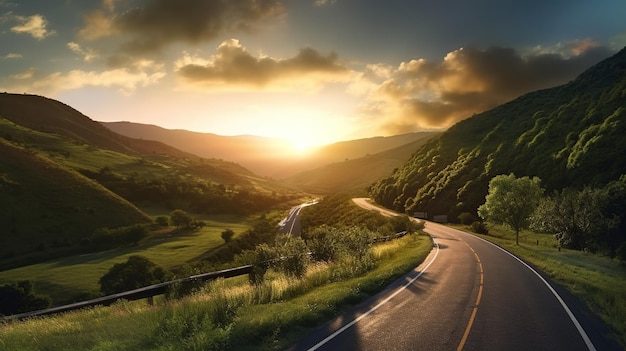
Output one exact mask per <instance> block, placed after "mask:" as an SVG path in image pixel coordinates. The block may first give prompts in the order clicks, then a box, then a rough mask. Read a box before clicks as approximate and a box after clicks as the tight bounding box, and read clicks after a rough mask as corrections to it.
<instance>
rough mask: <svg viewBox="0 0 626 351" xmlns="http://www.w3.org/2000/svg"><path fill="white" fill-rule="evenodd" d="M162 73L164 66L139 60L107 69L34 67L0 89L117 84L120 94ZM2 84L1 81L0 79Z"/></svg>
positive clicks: (38, 91) (33, 90)
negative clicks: (41, 69)
mask: <svg viewBox="0 0 626 351" xmlns="http://www.w3.org/2000/svg"><path fill="white" fill-rule="evenodd" d="M164 76H165V72H164V67H163V65H161V64H157V63H155V62H153V61H148V60H138V61H137V62H135V63H134V65H133V66H132V67H129V68H120V69H112V70H106V71H101V72H98V71H84V70H71V71H69V72H53V73H49V74H43V73H41V72H39V71H38V70H36V69H35V68H29V69H28V70H26V71H24V72H22V73H20V74H16V75H14V76H11V77H10V81H8V82H5V83H4V85H6V86H4V87H2V89H4V90H7V91H25V92H29V93H36V94H42V95H47V94H53V93H56V92H59V91H64V90H72V89H78V88H82V87H85V86H96V87H108V88H116V89H118V90H119V91H120V92H121V93H123V94H127V95H128V94H132V93H133V92H134V91H135V89H137V88H138V87H145V86H149V85H153V84H156V83H157V82H159V81H160V80H161V79H162V78H163V77H164ZM0 84H1V83H0Z"/></svg>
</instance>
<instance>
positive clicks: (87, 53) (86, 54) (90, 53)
mask: <svg viewBox="0 0 626 351" xmlns="http://www.w3.org/2000/svg"><path fill="white" fill-rule="evenodd" d="M67 47H68V48H69V49H70V50H72V52H74V53H76V54H78V55H81V56H82V57H83V61H85V62H91V61H93V60H94V59H95V58H96V57H98V55H97V54H96V52H95V51H94V50H92V49H83V48H82V47H81V46H80V44H78V43H75V42H69V43H67Z"/></svg>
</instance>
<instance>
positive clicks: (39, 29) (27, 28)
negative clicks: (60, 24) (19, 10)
mask: <svg viewBox="0 0 626 351" xmlns="http://www.w3.org/2000/svg"><path fill="white" fill-rule="evenodd" d="M14 19H15V20H16V21H18V22H19V24H18V25H16V26H14V27H12V28H11V31H12V32H14V33H20V34H22V33H24V34H30V35H31V36H32V37H33V38H35V39H39V40H42V39H45V38H46V37H49V36H51V35H53V34H55V31H53V30H48V29H47V28H46V27H47V26H48V21H47V20H46V18H45V17H43V16H42V15H39V14H37V15H32V16H28V17H24V16H15V17H14Z"/></svg>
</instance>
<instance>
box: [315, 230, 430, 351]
mask: <svg viewBox="0 0 626 351" xmlns="http://www.w3.org/2000/svg"><path fill="white" fill-rule="evenodd" d="M431 238H432V240H433V244H434V245H435V249H436V251H435V255H434V256H433V258H432V259H431V260H430V261H429V262H428V264H427V265H426V267H424V268H423V269H422V270H421V271H420V272H419V273H418V274H417V275H416V276H415V277H414V278H412V279H411V280H410V281H409V282H408V283H406V284H404V285H403V286H402V287H400V288H399V289H398V290H396V291H395V292H394V293H393V294H391V295H389V296H388V297H387V298H386V299H384V300H383V301H381V302H379V303H378V304H377V305H376V306H374V307H372V308H371V309H369V310H368V311H367V312H365V313H363V314H362V315H360V316H358V317H357V318H355V319H354V320H352V321H351V322H350V323H348V324H346V325H344V326H343V327H341V328H340V329H338V330H337V331H335V332H334V333H332V334H330V335H329V336H327V337H326V338H325V339H324V340H322V341H320V342H318V343H317V344H315V346H313V347H311V348H310V349H308V351H315V350H317V349H319V348H320V347H322V346H323V345H324V344H326V343H327V342H329V341H330V340H332V339H334V338H335V337H337V335H339V334H341V333H343V332H344V331H345V330H346V329H348V328H350V327H351V326H353V325H355V324H356V323H358V322H359V321H360V320H361V319H363V318H365V317H367V316H368V315H369V314H370V313H372V312H374V311H376V310H377V309H378V308H379V307H381V306H382V305H384V304H386V303H387V302H389V300H391V299H393V298H394V297H395V296H396V295H398V294H399V293H400V292H402V291H403V290H405V289H406V288H407V287H408V286H409V285H411V284H413V283H414V282H415V281H416V280H417V279H418V278H419V277H421V276H422V274H424V272H426V270H427V269H428V267H430V265H431V264H432V263H433V262H435V259H436V258H437V256H438V255H439V244H438V243H437V242H436V241H435V238H434V237H432V236H431Z"/></svg>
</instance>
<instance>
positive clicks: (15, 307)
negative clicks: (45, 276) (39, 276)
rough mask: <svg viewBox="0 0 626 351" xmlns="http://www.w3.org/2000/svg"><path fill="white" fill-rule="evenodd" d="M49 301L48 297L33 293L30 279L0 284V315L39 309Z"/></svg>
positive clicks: (47, 305) (44, 306) (46, 305)
mask: <svg viewBox="0 0 626 351" xmlns="http://www.w3.org/2000/svg"><path fill="white" fill-rule="evenodd" d="M50 303H51V300H50V297H48V296H44V295H39V294H36V293H35V287H34V285H33V283H32V282H31V281H30V280H23V281H21V282H18V283H12V284H7V285H2V286H0V315H11V314H16V313H23V312H29V311H36V310H41V309H44V308H48V307H50Z"/></svg>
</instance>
